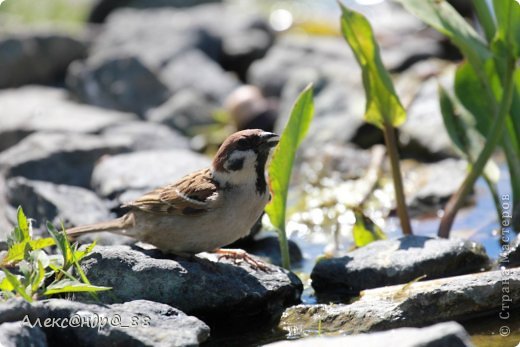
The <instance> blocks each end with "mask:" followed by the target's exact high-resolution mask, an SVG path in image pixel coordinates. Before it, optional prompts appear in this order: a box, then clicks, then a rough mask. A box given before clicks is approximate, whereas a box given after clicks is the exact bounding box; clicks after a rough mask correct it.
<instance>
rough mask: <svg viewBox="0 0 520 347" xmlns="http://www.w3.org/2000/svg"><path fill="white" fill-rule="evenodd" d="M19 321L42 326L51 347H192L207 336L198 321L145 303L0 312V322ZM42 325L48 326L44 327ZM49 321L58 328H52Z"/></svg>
mask: <svg viewBox="0 0 520 347" xmlns="http://www.w3.org/2000/svg"><path fill="white" fill-rule="evenodd" d="M25 317H27V318H25ZM24 319H28V320H29V322H30V323H31V324H33V325H37V326H38V325H42V327H43V329H42V330H43V331H44V332H45V334H46V336H47V341H48V342H49V345H51V346H58V345H61V346H68V345H75V346H196V345H199V344H200V343H202V342H204V341H205V340H206V339H207V338H208V336H209V328H208V326H207V325H206V324H204V323H203V322H201V321H200V320H198V319H197V318H195V317H191V316H187V315H186V314H184V313H183V312H181V311H179V310H177V309H175V308H173V307H171V306H168V305H165V304H160V303H156V302H151V301H146V300H135V301H130V302H125V303H122V304H114V305H100V304H97V303H96V304H85V303H81V302H75V301H70V300H64V299H49V300H42V301H36V302H34V303H32V304H29V303H28V302H26V301H23V300H20V299H17V300H14V299H13V300H10V301H8V302H7V303H5V304H4V305H2V306H1V307H0V321H2V322H17V321H18V322H17V323H11V324H22V322H21V321H23V320H24ZM46 319H48V322H49V323H48V325H51V326H47V327H45V326H44V323H45V320H46ZM38 320H39V322H40V323H39V324H38ZM53 320H54V322H59V323H54V326H52V322H53ZM29 322H28V323H27V324H29ZM83 322H84V323H83ZM57 324H59V325H57ZM62 325H63V326H62Z"/></svg>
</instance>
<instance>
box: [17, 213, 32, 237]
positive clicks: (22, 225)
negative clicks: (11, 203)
mask: <svg viewBox="0 0 520 347" xmlns="http://www.w3.org/2000/svg"><path fill="white" fill-rule="evenodd" d="M16 218H17V221H18V228H19V229H20V232H21V237H22V238H21V239H20V242H23V241H26V240H29V239H30V238H31V236H30V233H29V227H30V225H29V222H28V221H27V217H26V216H25V214H24V213H23V209H22V207H21V206H18V210H17V211H16Z"/></svg>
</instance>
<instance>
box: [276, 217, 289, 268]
mask: <svg viewBox="0 0 520 347" xmlns="http://www.w3.org/2000/svg"><path fill="white" fill-rule="evenodd" d="M278 241H279V243H280V253H281V254H282V266H283V267H284V268H285V269H287V270H291V258H290V256H289V242H288V241H287V233H286V232H285V226H283V230H278Z"/></svg>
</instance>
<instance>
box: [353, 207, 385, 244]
mask: <svg viewBox="0 0 520 347" xmlns="http://www.w3.org/2000/svg"><path fill="white" fill-rule="evenodd" d="M354 215H355V216H356V223H355V224H354V227H353V228H352V234H353V236H354V244H355V245H356V247H363V246H366V245H368V244H369V243H371V242H374V241H377V240H385V239H386V235H385V233H384V232H383V230H381V228H380V227H378V226H377V224H375V223H374V222H373V221H372V220H371V219H370V218H368V217H367V216H365V215H364V214H363V212H362V211H361V210H360V209H357V208H356V209H354Z"/></svg>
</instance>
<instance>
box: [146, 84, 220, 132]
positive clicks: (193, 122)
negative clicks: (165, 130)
mask: <svg viewBox="0 0 520 347" xmlns="http://www.w3.org/2000/svg"><path fill="white" fill-rule="evenodd" d="M216 110H217V104H215V103H213V102H211V101H209V100H208V99H207V98H206V97H204V96H203V95H201V94H199V93H198V92H197V91H195V90H189V89H188V90H182V91H179V92H178V93H176V94H175V95H174V96H172V97H171V98H170V99H168V101H166V102H165V103H164V104H162V105H160V106H159V107H156V108H154V109H151V110H149V111H148V112H147V113H146V119H147V120H149V121H151V122H155V123H161V124H165V125H167V126H169V127H171V128H173V129H177V130H179V131H181V132H182V133H183V134H188V135H190V134H194V133H195V132H196V131H195V130H196V129H195V128H196V127H200V126H205V125H210V124H214V123H215V119H214V118H213V113H214V112H215V111H216Z"/></svg>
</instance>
